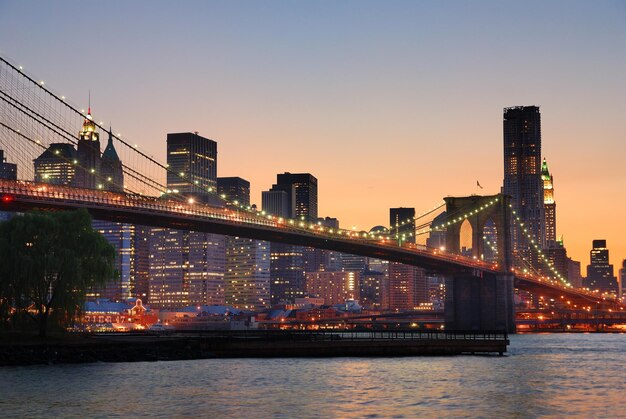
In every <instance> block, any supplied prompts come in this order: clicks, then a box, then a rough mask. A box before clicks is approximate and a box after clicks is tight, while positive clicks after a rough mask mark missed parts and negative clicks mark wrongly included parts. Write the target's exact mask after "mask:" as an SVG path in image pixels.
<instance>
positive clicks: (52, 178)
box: [33, 143, 78, 186]
mask: <svg viewBox="0 0 626 419" xmlns="http://www.w3.org/2000/svg"><path fill="white" fill-rule="evenodd" d="M77 163H78V160H76V150H75V149H74V146H72V144H67V143H52V144H50V146H49V147H48V148H47V149H46V151H44V152H43V153H41V155H40V156H39V157H37V158H36V159H35V160H34V161H33V164H34V166H35V182H43V183H51V184H53V185H63V186H71V185H72V184H73V182H74V176H75V174H76V164H77Z"/></svg>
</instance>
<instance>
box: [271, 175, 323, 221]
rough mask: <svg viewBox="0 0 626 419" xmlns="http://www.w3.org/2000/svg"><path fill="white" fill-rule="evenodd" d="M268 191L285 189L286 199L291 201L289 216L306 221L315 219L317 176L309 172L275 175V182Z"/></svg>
mask: <svg viewBox="0 0 626 419" xmlns="http://www.w3.org/2000/svg"><path fill="white" fill-rule="evenodd" d="M270 191H285V192H286V193H287V199H288V201H289V202H290V203H293V205H294V209H293V211H294V212H293V213H291V214H289V217H290V218H298V219H301V218H302V217H304V219H305V220H307V221H316V220H317V178H316V177H315V176H313V175H311V174H310V173H289V172H285V173H282V174H279V175H277V177H276V184H275V185H273V186H272V189H270Z"/></svg>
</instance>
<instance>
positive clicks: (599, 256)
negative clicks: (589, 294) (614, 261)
mask: <svg viewBox="0 0 626 419" xmlns="http://www.w3.org/2000/svg"><path fill="white" fill-rule="evenodd" d="M589 255H590V259H591V264H590V265H587V278H585V280H584V281H583V286H585V287H586V288H589V289H591V290H600V291H601V292H608V293H614V294H616V295H617V293H618V289H617V278H616V277H615V276H614V275H613V272H614V271H613V265H611V264H609V249H607V248H606V240H594V241H593V248H592V249H591V252H590V253H589Z"/></svg>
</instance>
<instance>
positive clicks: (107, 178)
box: [99, 128, 124, 192]
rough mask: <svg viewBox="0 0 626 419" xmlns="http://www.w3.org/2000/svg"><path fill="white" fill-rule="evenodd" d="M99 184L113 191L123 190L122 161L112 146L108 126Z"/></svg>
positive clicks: (111, 135) (111, 134)
mask: <svg viewBox="0 0 626 419" xmlns="http://www.w3.org/2000/svg"><path fill="white" fill-rule="evenodd" d="M99 184H101V185H103V189H106V190H108V191H113V192H124V170H123V168H122V161H121V160H120V158H119V156H118V155H117V151H115V147H114V146H113V133H112V132H111V129H110V128H109V141H108V142H107V146H106V148H105V149H104V153H102V160H101V162H100V178H99Z"/></svg>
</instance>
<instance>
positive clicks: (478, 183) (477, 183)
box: [476, 181, 483, 189]
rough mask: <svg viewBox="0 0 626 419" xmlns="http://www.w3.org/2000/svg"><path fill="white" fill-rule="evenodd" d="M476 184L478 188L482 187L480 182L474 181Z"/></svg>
mask: <svg viewBox="0 0 626 419" xmlns="http://www.w3.org/2000/svg"><path fill="white" fill-rule="evenodd" d="M476 186H478V187H479V188H480V189H482V188H483V187H482V186H480V182H478V181H476Z"/></svg>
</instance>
